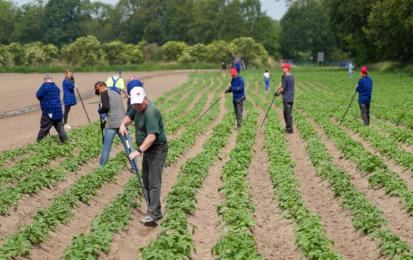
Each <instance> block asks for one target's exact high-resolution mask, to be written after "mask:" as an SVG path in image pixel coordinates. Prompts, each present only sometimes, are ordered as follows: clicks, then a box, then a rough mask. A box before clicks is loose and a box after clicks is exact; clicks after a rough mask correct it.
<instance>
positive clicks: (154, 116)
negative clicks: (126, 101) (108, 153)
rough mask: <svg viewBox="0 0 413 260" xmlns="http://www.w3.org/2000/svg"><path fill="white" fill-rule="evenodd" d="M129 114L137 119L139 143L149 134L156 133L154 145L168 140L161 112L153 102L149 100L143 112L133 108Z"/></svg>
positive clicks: (137, 142) (137, 139)
mask: <svg viewBox="0 0 413 260" xmlns="http://www.w3.org/2000/svg"><path fill="white" fill-rule="evenodd" d="M128 116H129V118H130V119H131V120H133V121H135V129H136V133H135V136H136V144H137V145H141V144H142V143H143V141H144V140H145V138H146V137H147V136H148V134H155V135H156V139H155V141H154V142H153V145H160V144H165V143H166V142H167V140H166V136H165V130H164V125H163V120H162V115H161V112H160V111H159V109H158V108H157V107H155V105H154V104H153V103H152V102H149V104H148V106H147V107H146V109H145V110H144V111H143V112H137V111H136V110H135V109H131V110H130V111H129V112H128Z"/></svg>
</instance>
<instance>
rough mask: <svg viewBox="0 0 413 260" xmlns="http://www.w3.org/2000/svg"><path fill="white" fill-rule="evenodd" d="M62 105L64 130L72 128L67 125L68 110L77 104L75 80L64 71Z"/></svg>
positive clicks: (71, 73)
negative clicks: (63, 106) (63, 107)
mask: <svg viewBox="0 0 413 260" xmlns="http://www.w3.org/2000/svg"><path fill="white" fill-rule="evenodd" d="M62 87H63V103H64V105H65V113H64V116H63V121H64V125H65V126H64V127H65V129H71V128H72V127H71V126H70V125H69V124H67V118H68V117H69V112H70V108H71V107H72V106H74V105H76V104H77V101H76V94H75V78H74V77H73V72H71V71H66V73H65V79H64V80H63V84H62Z"/></svg>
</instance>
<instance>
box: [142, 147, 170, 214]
mask: <svg viewBox="0 0 413 260" xmlns="http://www.w3.org/2000/svg"><path fill="white" fill-rule="evenodd" d="M167 155H168V144H167V143H166V144H162V145H156V146H152V147H151V148H149V149H148V150H146V151H145V152H144V153H143V158H142V177H143V186H144V187H145V191H146V195H147V198H148V200H149V210H148V213H149V214H150V215H151V216H152V217H154V218H156V217H157V216H159V215H161V187H162V169H163V166H164V164H165V161H166V156H167Z"/></svg>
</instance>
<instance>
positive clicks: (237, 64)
mask: <svg viewBox="0 0 413 260" xmlns="http://www.w3.org/2000/svg"><path fill="white" fill-rule="evenodd" d="M232 67H233V68H235V69H236V70H237V72H238V73H240V71H241V70H245V63H244V61H243V60H242V58H241V56H236V57H235V60H234V63H233V66H232Z"/></svg>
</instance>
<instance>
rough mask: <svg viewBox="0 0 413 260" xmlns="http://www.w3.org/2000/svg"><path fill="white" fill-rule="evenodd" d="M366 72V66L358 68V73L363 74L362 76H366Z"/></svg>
mask: <svg viewBox="0 0 413 260" xmlns="http://www.w3.org/2000/svg"><path fill="white" fill-rule="evenodd" d="M368 71H369V70H368V69H367V67H366V66H362V67H361V68H360V72H361V73H363V74H367V72H368Z"/></svg>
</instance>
